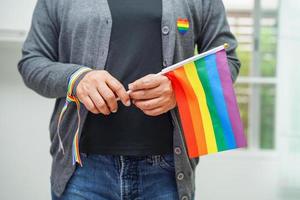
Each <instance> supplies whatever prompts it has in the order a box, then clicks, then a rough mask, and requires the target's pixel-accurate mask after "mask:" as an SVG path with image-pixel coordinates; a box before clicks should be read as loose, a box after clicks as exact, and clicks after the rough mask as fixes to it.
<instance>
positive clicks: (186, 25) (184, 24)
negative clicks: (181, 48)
mask: <svg viewBox="0 0 300 200" xmlns="http://www.w3.org/2000/svg"><path fill="white" fill-rule="evenodd" d="M177 26H179V27H184V28H189V24H186V23H180V22H178V23H177Z"/></svg>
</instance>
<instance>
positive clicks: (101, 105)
mask: <svg viewBox="0 0 300 200" xmlns="http://www.w3.org/2000/svg"><path fill="white" fill-rule="evenodd" d="M89 96H90V98H91V100H92V101H93V103H94V105H95V106H96V108H97V109H98V110H99V111H100V112H101V113H102V114H104V115H109V114H110V109H109V108H108V106H107V105H106V103H105V101H104V100H103V98H102V97H101V95H100V94H99V92H98V90H97V89H94V90H92V91H91V92H90V94H89Z"/></svg>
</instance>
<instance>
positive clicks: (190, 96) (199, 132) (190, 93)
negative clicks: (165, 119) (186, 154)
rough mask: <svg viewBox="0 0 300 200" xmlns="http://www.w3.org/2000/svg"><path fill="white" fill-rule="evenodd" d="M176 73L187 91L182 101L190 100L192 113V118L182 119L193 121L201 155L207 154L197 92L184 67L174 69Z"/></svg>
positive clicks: (184, 90) (188, 122)
mask: <svg viewBox="0 0 300 200" xmlns="http://www.w3.org/2000/svg"><path fill="white" fill-rule="evenodd" d="M174 74H175V76H176V77H177V78H178V80H179V81H180V82H181V84H180V85H182V88H183V92H184V93H185V98H186V99H184V100H182V101H184V102H188V106H189V110H188V111H187V112H189V113H190V115H191V116H192V117H191V119H182V120H183V121H186V124H191V123H192V125H193V129H194V131H193V133H194V137H195V138H196V143H197V146H198V151H199V155H205V154H207V144H206V140H205V135H204V128H203V124H202V116H201V112H200V108H199V104H198V101H197V97H196V94H195V92H194V90H193V88H192V86H191V84H190V82H189V80H188V78H187V76H186V73H185V70H184V68H183V67H181V68H178V69H177V70H174ZM175 93H176V92H175ZM199 155H197V156H196V157H198V156H199Z"/></svg>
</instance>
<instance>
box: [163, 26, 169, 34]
mask: <svg viewBox="0 0 300 200" xmlns="http://www.w3.org/2000/svg"><path fill="white" fill-rule="evenodd" d="M169 32H170V29H169V27H168V26H163V27H162V33H163V34H164V35H168V34H169Z"/></svg>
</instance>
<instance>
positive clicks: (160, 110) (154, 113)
mask: <svg viewBox="0 0 300 200" xmlns="http://www.w3.org/2000/svg"><path fill="white" fill-rule="evenodd" d="M143 112H144V113H145V114H146V115H148V116H153V117H154V116H158V115H161V114H163V113H165V112H166V111H165V110H164V109H163V107H158V108H156V109H153V110H144V111H143Z"/></svg>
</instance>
